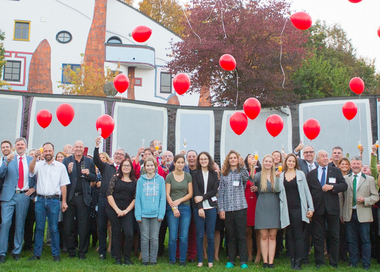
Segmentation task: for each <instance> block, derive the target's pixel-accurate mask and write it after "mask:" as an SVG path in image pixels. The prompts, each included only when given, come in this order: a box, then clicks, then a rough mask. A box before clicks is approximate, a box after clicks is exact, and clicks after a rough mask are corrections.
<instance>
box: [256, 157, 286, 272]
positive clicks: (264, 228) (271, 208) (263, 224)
mask: <svg viewBox="0 0 380 272" xmlns="http://www.w3.org/2000/svg"><path fill="white" fill-rule="evenodd" d="M277 172H278V173H280V171H277ZM251 176H252V173H251ZM253 176H254V182H255V185H256V187H257V191H258V192H259V197H258V199H257V203H256V214H255V229H258V230H260V247H261V255H262V257H263V267H264V268H268V267H269V268H273V267H274V266H273V260H274V255H275V252H276V235H277V230H278V229H279V228H280V227H281V225H280V199H279V197H278V193H277V192H276V191H275V190H274V182H275V177H276V176H275V165H274V158H273V156H272V155H266V156H265V157H264V159H263V163H262V170H261V172H260V173H256V174H255V173H254V174H253Z"/></svg>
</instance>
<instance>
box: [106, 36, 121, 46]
mask: <svg viewBox="0 0 380 272" xmlns="http://www.w3.org/2000/svg"><path fill="white" fill-rule="evenodd" d="M107 43H116V44H123V42H122V41H121V39H120V38H119V37H116V36H112V37H111V38H109V39H108V41H107Z"/></svg>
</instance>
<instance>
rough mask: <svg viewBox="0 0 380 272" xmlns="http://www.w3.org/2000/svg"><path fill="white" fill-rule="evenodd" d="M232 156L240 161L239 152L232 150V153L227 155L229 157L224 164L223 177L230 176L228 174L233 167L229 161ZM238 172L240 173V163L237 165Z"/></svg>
mask: <svg viewBox="0 0 380 272" xmlns="http://www.w3.org/2000/svg"><path fill="white" fill-rule="evenodd" d="M231 154H235V155H236V157H237V158H238V160H239V157H240V154H239V153H238V152H236V151H235V150H230V152H228V154H227V156H226V158H225V159H224V162H223V166H222V175H223V176H228V173H229V172H230V169H231V165H230V161H229V159H230V156H231ZM237 171H238V173H239V172H240V165H239V162H238V165H237Z"/></svg>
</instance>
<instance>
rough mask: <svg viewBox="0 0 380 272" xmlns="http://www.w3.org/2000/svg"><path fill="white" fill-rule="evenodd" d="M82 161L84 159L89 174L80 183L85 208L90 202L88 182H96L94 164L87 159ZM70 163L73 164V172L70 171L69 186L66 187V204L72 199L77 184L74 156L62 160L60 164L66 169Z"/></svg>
mask: <svg viewBox="0 0 380 272" xmlns="http://www.w3.org/2000/svg"><path fill="white" fill-rule="evenodd" d="M83 159H84V163H85V167H86V169H89V170H90V174H89V175H88V176H87V177H85V178H83V179H84V180H83V182H82V188H83V200H84V204H86V206H90V202H91V186H90V182H91V181H96V171H95V164H94V162H93V160H91V159H90V158H88V157H85V156H84V157H83ZM71 162H72V163H74V167H73V171H71V174H69V178H70V184H69V185H67V202H69V201H70V200H71V199H73V196H74V193H75V186H76V184H77V177H78V173H77V168H76V167H75V156H74V155H72V156H69V157H66V158H64V159H63V162H62V163H63V164H64V165H65V166H66V169H68V165H69V163H71Z"/></svg>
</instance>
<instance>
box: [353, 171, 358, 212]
mask: <svg viewBox="0 0 380 272" xmlns="http://www.w3.org/2000/svg"><path fill="white" fill-rule="evenodd" d="M357 176H358V175H354V182H353V188H352V190H353V192H352V207H355V206H356V177H357Z"/></svg>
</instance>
